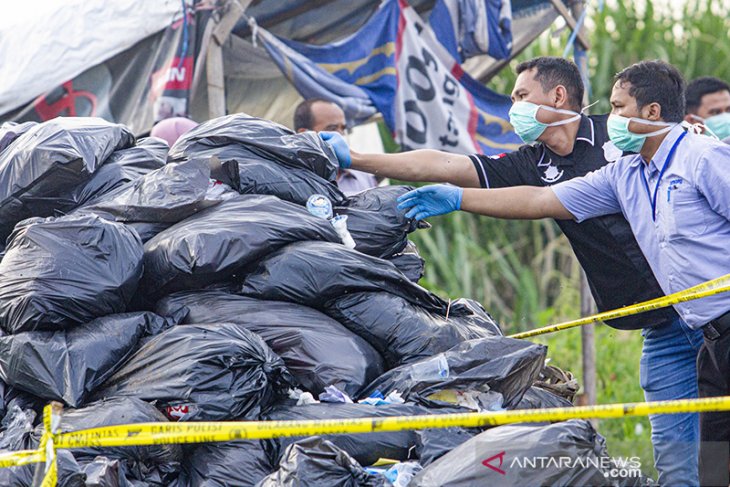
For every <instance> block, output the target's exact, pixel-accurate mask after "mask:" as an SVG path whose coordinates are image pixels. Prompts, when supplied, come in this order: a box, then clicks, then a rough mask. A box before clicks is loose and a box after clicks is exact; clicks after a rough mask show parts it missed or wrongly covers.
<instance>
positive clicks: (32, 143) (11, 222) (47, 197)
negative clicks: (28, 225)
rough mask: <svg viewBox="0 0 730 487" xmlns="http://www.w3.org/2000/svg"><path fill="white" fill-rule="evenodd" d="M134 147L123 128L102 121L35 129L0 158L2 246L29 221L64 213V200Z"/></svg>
mask: <svg viewBox="0 0 730 487" xmlns="http://www.w3.org/2000/svg"><path fill="white" fill-rule="evenodd" d="M133 144H134V136H133V135H132V133H131V132H130V131H129V129H128V128H127V127H125V126H123V125H119V124H115V123H110V122H107V121H105V120H102V119H101V118H87V117H58V118H54V119H53V120H49V121H48V122H44V123H40V124H37V125H33V126H31V127H29V128H28V130H27V131H26V132H24V133H23V134H21V135H20V136H18V137H17V138H15V139H14V140H13V141H12V142H11V144H10V145H9V146H8V147H7V148H6V149H5V150H3V151H2V152H1V153H0V240H4V239H5V238H6V237H7V236H8V235H9V234H10V233H11V232H12V231H13V227H14V226H15V224H16V223H18V222H19V221H21V220H25V219H26V218H30V217H34V216H35V217H46V216H52V215H54V214H55V213H56V212H61V213H67V212H69V211H70V210H71V209H73V207H74V206H75V205H74V204H73V200H72V199H69V198H67V195H68V193H69V192H72V191H73V190H74V189H75V188H77V187H78V186H81V185H83V184H84V183H86V182H87V181H88V180H89V179H91V176H92V175H93V174H94V172H96V170H97V169H98V168H99V167H100V166H101V165H102V163H103V162H104V161H105V160H106V159H107V157H109V155H110V154H111V153H112V152H114V151H115V150H117V149H124V148H126V147H130V146H132V145H133Z"/></svg>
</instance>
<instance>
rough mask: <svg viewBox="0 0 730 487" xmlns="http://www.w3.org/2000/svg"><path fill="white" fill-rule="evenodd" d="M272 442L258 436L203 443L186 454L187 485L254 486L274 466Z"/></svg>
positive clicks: (193, 486) (272, 469) (184, 470)
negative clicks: (260, 439)
mask: <svg viewBox="0 0 730 487" xmlns="http://www.w3.org/2000/svg"><path fill="white" fill-rule="evenodd" d="M273 461H274V452H272V451H271V444H270V443H268V442H264V441H258V440H243V441H231V442H228V443H203V444H201V445H199V446H196V447H195V448H192V449H191V450H190V451H189V452H187V454H186V455H185V461H184V462H183V472H184V476H185V477H186V482H185V483H186V485H189V486H190V487H228V486H248V485H250V486H253V485H256V484H257V483H258V482H259V481H261V480H262V479H263V478H264V477H266V476H267V475H269V474H270V473H272V472H273V471H274V470H275V469H274V464H273Z"/></svg>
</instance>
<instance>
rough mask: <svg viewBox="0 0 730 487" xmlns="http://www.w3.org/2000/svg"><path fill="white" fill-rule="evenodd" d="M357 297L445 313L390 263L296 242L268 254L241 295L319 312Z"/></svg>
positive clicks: (438, 302) (442, 303)
mask: <svg viewBox="0 0 730 487" xmlns="http://www.w3.org/2000/svg"><path fill="white" fill-rule="evenodd" d="M358 291H387V292H389V293H391V294H394V295H396V296H400V297H402V298H404V299H406V300H408V302H410V303H412V304H416V305H418V306H421V307H423V308H425V309H428V310H430V311H435V312H440V313H443V314H444V315H445V314H446V310H447V309H448V308H449V303H448V302H447V301H445V300H443V299H441V298H440V297H438V296H436V295H435V294H433V293H431V292H429V291H427V290H426V289H424V288H422V287H421V286H419V285H418V284H415V283H413V282H411V281H409V280H408V278H407V277H406V276H404V275H403V274H402V273H401V272H400V271H399V270H398V269H397V268H396V267H395V266H394V265H393V264H391V263H390V262H388V261H386V260H383V259H378V258H377V257H372V256H369V255H365V254H363V253H361V252H358V251H356V250H351V249H348V248H347V247H345V246H344V245H341V244H335V243H328V242H298V243H295V244H290V245H287V246H286V247H284V248H283V249H281V250H279V251H277V252H274V253H272V254H270V255H269V256H268V257H266V258H265V259H264V260H262V261H260V262H259V265H258V267H256V269H255V270H254V271H253V272H251V274H249V275H248V276H247V277H246V280H245V281H244V283H243V290H242V293H243V294H244V295H247V296H252V297H255V298H259V299H270V300H274V301H291V302H293V303H299V304H303V305H306V306H316V307H318V308H319V307H322V306H324V305H325V304H326V303H327V301H329V300H331V299H334V298H337V297H339V296H341V295H343V294H349V293H354V292H358ZM453 312H454V313H459V310H453Z"/></svg>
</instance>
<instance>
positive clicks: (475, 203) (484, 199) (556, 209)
mask: <svg viewBox="0 0 730 487" xmlns="http://www.w3.org/2000/svg"><path fill="white" fill-rule="evenodd" d="M461 209H462V210H463V211H468V212H469V213H477V214H479V215H487V216H493V217H496V218H509V219H519V220H535V219H538V218H555V219H557V220H572V219H573V215H572V214H571V213H570V212H569V211H568V210H567V209H566V208H565V207H564V206H563V204H562V203H561V202H560V200H559V199H558V197H557V196H555V192H554V191H553V190H552V188H550V187H544V186H514V187H512V188H499V189H465V190H464V195H463V197H462V202H461Z"/></svg>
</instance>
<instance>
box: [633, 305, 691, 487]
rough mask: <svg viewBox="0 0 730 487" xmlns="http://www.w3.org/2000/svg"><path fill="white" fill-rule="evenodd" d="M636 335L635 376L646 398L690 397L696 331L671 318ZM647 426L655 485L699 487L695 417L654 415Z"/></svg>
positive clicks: (654, 399) (651, 399)
mask: <svg viewBox="0 0 730 487" xmlns="http://www.w3.org/2000/svg"><path fill="white" fill-rule="evenodd" d="M642 335H643V336H644V349H643V351H642V354H641V368H640V377H641V388H642V389H644V397H645V398H646V400H647V401H664V400H669V399H690V398H696V397H697V394H698V390H697V366H696V363H697V353H698V351H699V349H700V347H701V346H702V343H703V337H702V332H701V331H699V330H692V329H691V328H689V327H688V326H687V325H686V324H685V323H684V321H682V320H681V319H679V318H677V319H675V320H674V321H671V322H669V323H668V324H667V325H665V326H660V327H659V328H645V329H644V330H643V331H642ZM649 422H650V423H651V443H652V445H653V446H654V465H655V466H656V469H657V472H659V479H658V482H659V485H660V486H661V487H674V486H682V487H685V486H695V485H699V478H698V468H697V463H698V452H699V441H700V440H699V438H700V420H699V414H696V413H695V414H654V415H651V416H649Z"/></svg>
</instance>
